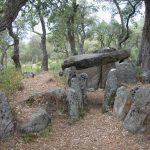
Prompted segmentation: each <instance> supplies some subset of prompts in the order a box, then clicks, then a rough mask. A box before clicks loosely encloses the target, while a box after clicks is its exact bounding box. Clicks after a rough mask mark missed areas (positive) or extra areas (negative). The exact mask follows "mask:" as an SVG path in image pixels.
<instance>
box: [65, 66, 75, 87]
mask: <svg viewBox="0 0 150 150" xmlns="http://www.w3.org/2000/svg"><path fill="white" fill-rule="evenodd" d="M63 75H64V77H65V78H66V84H67V85H69V87H70V86H71V79H72V78H74V77H76V67H74V66H72V67H69V68H66V69H65V70H64V72H63Z"/></svg>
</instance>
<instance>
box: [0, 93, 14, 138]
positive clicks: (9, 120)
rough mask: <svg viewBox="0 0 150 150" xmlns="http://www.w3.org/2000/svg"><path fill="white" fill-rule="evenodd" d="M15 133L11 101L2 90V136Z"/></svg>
mask: <svg viewBox="0 0 150 150" xmlns="http://www.w3.org/2000/svg"><path fill="white" fill-rule="evenodd" d="M13 133H14V122H13V116H12V113H11V109H10V106H9V102H8V99H7V97H6V96H5V94H4V93H2V92H0V138H6V137H9V136H11V135H12V134H13Z"/></svg>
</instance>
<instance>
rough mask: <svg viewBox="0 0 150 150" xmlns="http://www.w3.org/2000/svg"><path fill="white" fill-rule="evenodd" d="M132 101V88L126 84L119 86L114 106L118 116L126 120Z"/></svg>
mask: <svg viewBox="0 0 150 150" xmlns="http://www.w3.org/2000/svg"><path fill="white" fill-rule="evenodd" d="M131 103H132V99H131V96H130V89H129V88H127V87H124V86H121V87H120V88H118V90H117V93H116V97H115V102H114V107H113V112H114V114H115V115H116V117H117V118H120V119H121V120H124V118H125V117H126V115H127V113H128V111H129V110H130V107H131ZM127 107H128V108H127ZM127 109H128V110H127Z"/></svg>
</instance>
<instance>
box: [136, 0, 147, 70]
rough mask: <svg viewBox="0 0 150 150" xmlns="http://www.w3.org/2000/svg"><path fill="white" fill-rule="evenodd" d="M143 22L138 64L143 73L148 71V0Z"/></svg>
mask: <svg viewBox="0 0 150 150" xmlns="http://www.w3.org/2000/svg"><path fill="white" fill-rule="evenodd" d="M144 2H145V22H144V27H143V33H142V40H141V49H140V50H139V55H138V56H139V58H138V60H139V64H141V66H142V71H143V73H145V72H150V1H149V0H145V1H144Z"/></svg>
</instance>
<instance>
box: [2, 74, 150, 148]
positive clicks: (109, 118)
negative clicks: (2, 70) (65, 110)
mask: <svg viewBox="0 0 150 150" xmlns="http://www.w3.org/2000/svg"><path fill="white" fill-rule="evenodd" d="M23 84H24V89H23V90H22V91H19V92H17V93H16V94H15V95H14V96H12V97H10V104H11V107H12V108H13V109H15V108H16V107H17V105H18V103H20V102H21V101H23V100H24V99H25V98H26V97H28V96H29V95H31V94H32V93H35V92H41V91H47V90H48V89H50V88H53V87H58V86H63V85H62V84H60V80H59V78H58V77H56V76H54V75H53V74H52V73H49V72H47V73H43V74H40V75H37V76H35V78H29V79H24V80H23ZM103 93H104V91H103V90H98V91H95V92H88V99H89V105H90V106H89V111H88V112H87V113H86V115H85V117H84V118H82V119H80V120H79V121H77V122H76V123H70V121H69V119H68V118H67V116H66V115H64V114H62V113H60V112H54V113H53V114H52V127H51V130H50V131H47V134H46V135H44V136H38V137H35V138H33V139H31V140H29V141H28V142H25V141H24V139H23V137H22V135H19V134H17V133H16V134H15V137H13V138H12V137H11V138H9V139H8V140H6V141H0V150H150V133H145V134H137V135H133V134H131V133H129V132H128V131H126V130H125V129H124V128H123V126H122V122H120V121H119V120H117V119H116V118H115V117H114V116H113V114H112V112H109V113H106V114H102V113H101V102H102V99H103ZM17 113H18V112H17Z"/></svg>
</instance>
